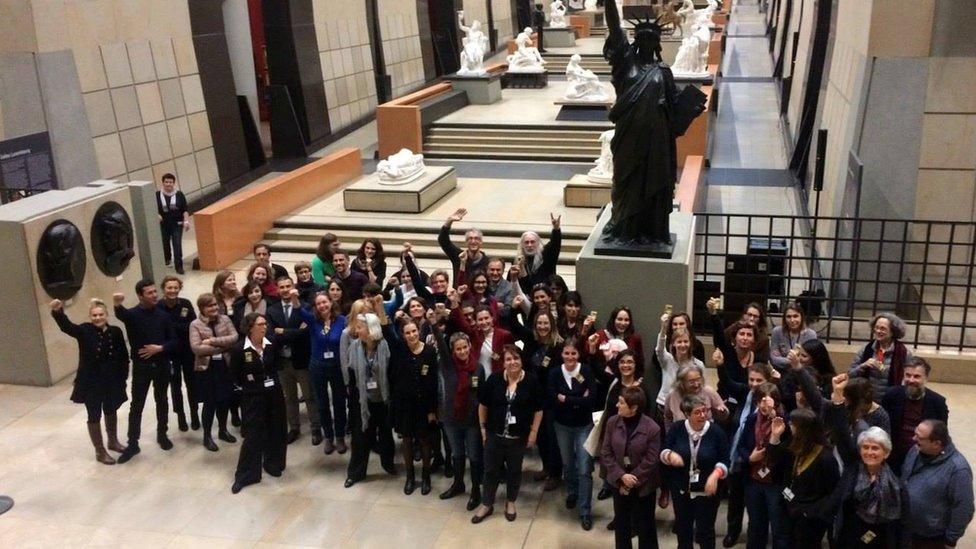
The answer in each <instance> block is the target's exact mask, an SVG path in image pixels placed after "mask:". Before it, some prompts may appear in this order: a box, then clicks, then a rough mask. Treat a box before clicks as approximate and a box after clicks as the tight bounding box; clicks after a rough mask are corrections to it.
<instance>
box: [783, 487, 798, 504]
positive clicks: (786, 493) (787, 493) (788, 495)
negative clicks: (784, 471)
mask: <svg viewBox="0 0 976 549" xmlns="http://www.w3.org/2000/svg"><path fill="white" fill-rule="evenodd" d="M794 497H796V494H794V493H793V490H790V488H789V486H787V487H786V488H783V499H785V500H786V501H787V502H790V501H793V498H794Z"/></svg>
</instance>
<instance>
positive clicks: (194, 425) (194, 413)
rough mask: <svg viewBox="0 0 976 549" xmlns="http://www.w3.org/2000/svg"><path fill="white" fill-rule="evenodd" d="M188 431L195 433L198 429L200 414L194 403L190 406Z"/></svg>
mask: <svg viewBox="0 0 976 549" xmlns="http://www.w3.org/2000/svg"><path fill="white" fill-rule="evenodd" d="M190 429H193V430H194V431H197V430H199V429H200V412H199V411H198V410H197V405H196V404H195V403H191V404H190Z"/></svg>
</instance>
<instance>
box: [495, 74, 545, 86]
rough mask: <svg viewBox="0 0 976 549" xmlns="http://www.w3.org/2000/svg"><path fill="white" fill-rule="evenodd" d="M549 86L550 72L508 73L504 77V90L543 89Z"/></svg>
mask: <svg viewBox="0 0 976 549" xmlns="http://www.w3.org/2000/svg"><path fill="white" fill-rule="evenodd" d="M548 85H549V71H539V72H506V73H505V75H504V76H502V87H503V88H535V89H541V88H544V87H546V86H548Z"/></svg>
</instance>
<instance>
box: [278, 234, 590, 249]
mask: <svg viewBox="0 0 976 549" xmlns="http://www.w3.org/2000/svg"><path fill="white" fill-rule="evenodd" d="M331 232H332V233H333V234H335V235H336V236H338V237H339V241H340V242H342V243H343V247H344V248H345V249H347V250H349V251H350V252H351V251H352V250H354V249H358V247H359V244H360V243H361V242H362V239H363V238H365V235H364V233H365V231H357V230H334V231H331ZM322 234H323V233H322V231H321V230H317V229H300V228H299V229H296V228H278V227H276V228H272V229H270V230H268V231H267V232H265V233H264V239H265V240H278V241H293V242H312V243H316V244H317V243H318V241H319V239H320V238H321V237H322ZM372 236H373V237H374V238H379V239H380V242H381V243H382V244H383V247H384V249H385V248H387V247H390V249H391V250H397V249H399V248H400V246H401V245H402V244H403V243H404V242H410V243H411V244H413V245H414V247H417V246H433V247H436V248H437V249H438V250H439V249H440V245H439V244H438V243H437V233H433V232H385V233H373V235H372ZM519 236H520V235H515V234H513V235H509V236H485V237H484V238H483V244H482V245H483V246H484V248H485V249H486V250H492V251H496V250H497V251H498V252H501V253H505V254H507V253H509V252H511V250H514V249H515V246H516V244H517V243H518V239H519ZM579 236H581V235H579ZM452 240H453V241H454V243H455V244H457V245H458V246H460V247H462V248H463V247H464V242H463V239H462V238H460V237H454V238H452ZM584 242H585V238H566V237H565V236H564V238H563V243H562V249H563V251H571V252H578V251H579V250H580V249H581V248H582V247H583V243H584ZM442 253H443V252H442Z"/></svg>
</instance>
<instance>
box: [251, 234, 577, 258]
mask: <svg viewBox="0 0 976 549" xmlns="http://www.w3.org/2000/svg"><path fill="white" fill-rule="evenodd" d="M365 236H366V235H363V237H364V238H365ZM261 242H262V243H264V244H266V245H267V246H268V247H269V248H270V249H271V252H272V253H274V255H275V258H277V257H278V253H279V252H282V253H285V252H288V253H300V254H308V255H309V256H310V257H311V255H313V254H315V249H316V245H317V244H318V243H317V242H311V241H307V240H291V239H277V240H276V239H264V240H262V241H261ZM403 242H404V241H402V240H401V241H400V242H399V243H395V242H392V241H391V242H389V248H390V250H391V251H394V254H393V255H396V254H398V253H399V250H400V249H401V248H400V245H401V244H402V243H403ZM384 244H387V243H386V242H384ZM411 244H413V242H411ZM411 249H412V250H413V253H414V256H415V257H417V258H418V259H441V258H443V257H444V251H443V250H441V248H440V246H437V245H436V244H435V245H434V246H418V245H413V246H412V248H411ZM491 252H493V253H489V255H499V256H501V257H504V258H506V260H508V261H510V260H511V258H512V257H514V255H515V246H514V245H512V246H506V247H505V248H499V249H495V250H491ZM578 252H579V249H577V250H576V251H571V250H568V249H567V247H566V246H563V248H562V251H561V253H560V254H559V261H558V264H559V265H575V264H576V255H577V254H578Z"/></svg>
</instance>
